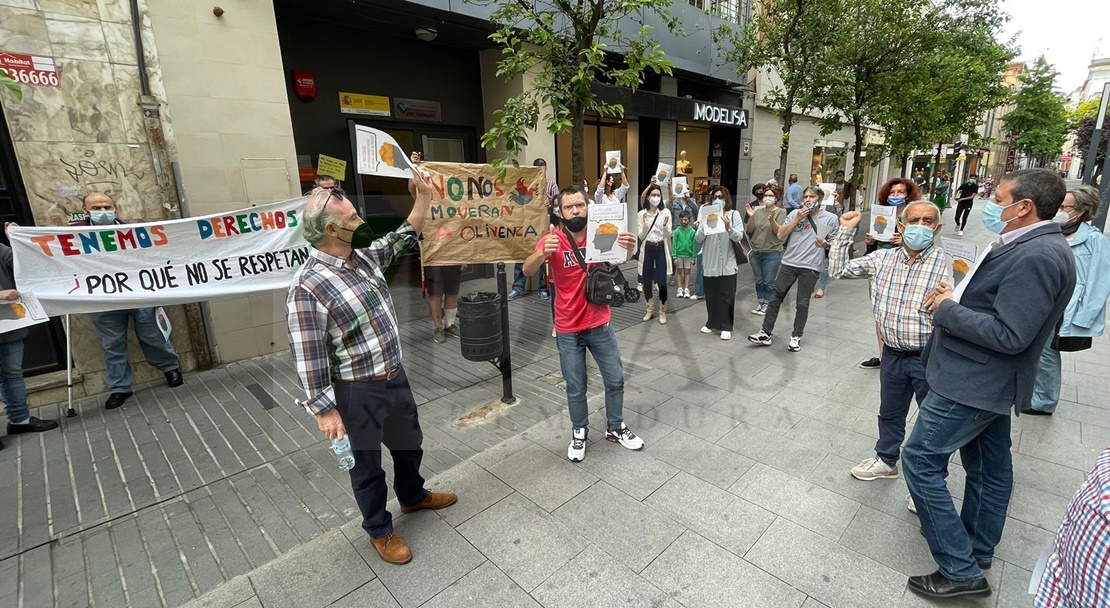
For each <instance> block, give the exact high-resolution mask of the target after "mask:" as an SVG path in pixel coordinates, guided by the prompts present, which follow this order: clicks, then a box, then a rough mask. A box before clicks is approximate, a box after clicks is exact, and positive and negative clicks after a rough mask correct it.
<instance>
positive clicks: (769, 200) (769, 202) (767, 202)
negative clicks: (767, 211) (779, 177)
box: [763, 196, 775, 205]
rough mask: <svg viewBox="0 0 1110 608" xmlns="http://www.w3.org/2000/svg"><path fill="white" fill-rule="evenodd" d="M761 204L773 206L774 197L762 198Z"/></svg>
mask: <svg viewBox="0 0 1110 608" xmlns="http://www.w3.org/2000/svg"><path fill="white" fill-rule="evenodd" d="M763 204H764V205H774V204H775V197H773V196H765V197H763Z"/></svg>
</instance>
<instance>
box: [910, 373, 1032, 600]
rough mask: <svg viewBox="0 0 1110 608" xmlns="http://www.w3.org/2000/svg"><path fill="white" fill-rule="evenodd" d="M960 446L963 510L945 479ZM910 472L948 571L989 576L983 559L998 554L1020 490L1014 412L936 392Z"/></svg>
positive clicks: (923, 416)
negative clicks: (1012, 430) (1016, 476)
mask: <svg viewBox="0 0 1110 608" xmlns="http://www.w3.org/2000/svg"><path fill="white" fill-rule="evenodd" d="M956 450H959V451H960V461H961V464H963V466H964V472H965V473H966V474H967V482H966V485H965V487H964V505H963V508H962V509H961V511H960V513H959V514H957V513H956V507H955V505H954V504H953V502H952V493H951V492H949V490H948V486H947V485H946V484H945V482H944V476H945V473H946V472H947V470H948V461H949V459H951V457H952V454H953V452H955V451H956ZM902 471H903V473H904V477H905V479H906V487H908V488H909V490H910V496H911V497H913V504H914V505H916V506H917V518H918V519H919V520H921V533H922V534H924V535H925V540H926V541H928V543H929V551H931V552H932V554H933V559H934V560H936V562H937V565H938V566H940V572H941V574H943V575H944V576H946V577H948V578H949V579H951V580H953V581H958V582H966V581H973V580H977V579H980V578H983V571H982V570H980V568H979V566H978V564H977V562H980V561H990V560H991V559H992V558H993V557H994V548H995V547H996V546H997V545H998V541H999V540H1000V539H1001V538H1002V529H1003V527H1005V525H1006V509H1007V508H1008V507H1009V506H1010V494H1011V492H1012V491H1013V487H1014V463H1013V458H1012V456H1011V455H1010V414H1009V413H1006V414H995V413H992V412H988V411H986V410H980V409H976V408H973V407H969V406H966V405H963V404H960V403H957V402H956V401H953V400H951V399H946V398H944V397H941V396H940V395H938V394H936V393H934V392H932V391H930V392H929V394H928V396H926V397H925V401H924V402H923V403H922V404H921V410H920V411H919V412H918V414H917V424H914V426H913V432H912V433H910V438H909V439H908V440H906V447H905V448H904V449H903V450H902Z"/></svg>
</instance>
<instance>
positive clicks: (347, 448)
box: [331, 435, 355, 471]
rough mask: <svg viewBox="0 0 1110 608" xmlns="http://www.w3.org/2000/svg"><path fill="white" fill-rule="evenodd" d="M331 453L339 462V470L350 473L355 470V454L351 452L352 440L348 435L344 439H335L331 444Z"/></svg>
mask: <svg viewBox="0 0 1110 608" xmlns="http://www.w3.org/2000/svg"><path fill="white" fill-rule="evenodd" d="M331 451H332V452H334V453H335V459H336V460H337V461H339V470H341V471H350V470H351V469H353V468H355V454H354V452H352V451H351V438H350V437H348V436H347V435H344V436H343V439H334V440H332V442H331Z"/></svg>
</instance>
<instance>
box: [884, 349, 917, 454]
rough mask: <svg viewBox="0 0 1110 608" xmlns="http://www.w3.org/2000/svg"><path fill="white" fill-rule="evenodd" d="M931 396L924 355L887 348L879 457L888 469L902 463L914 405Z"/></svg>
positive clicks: (885, 351) (885, 352)
mask: <svg viewBox="0 0 1110 608" xmlns="http://www.w3.org/2000/svg"><path fill="white" fill-rule="evenodd" d="M928 394H929V383H928V382H927V381H926V380H925V365H924V364H923V363H922V362H921V353H920V352H918V353H905V352H901V351H897V350H894V349H893V348H891V347H889V346H887V347H886V348H884V349H883V360H882V365H881V367H880V368H879V400H880V401H879V440H878V441H876V442H875V455H876V456H878V457H879V459H880V460H882V461H883V462H885V463H886V464H887V466H891V467H892V466H894V465H895V464H897V463H898V455H899V452H900V451H901V449H902V441H903V440H904V439H905V438H906V416H907V415H908V414H909V413H910V402H911V401H912V400H913V398H914V397H915V396H916V397H917V406H918V407H921V404H922V403H923V402H924V401H925V396H926V395H928Z"/></svg>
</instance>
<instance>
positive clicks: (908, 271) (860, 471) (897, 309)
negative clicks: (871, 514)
mask: <svg viewBox="0 0 1110 608" xmlns="http://www.w3.org/2000/svg"><path fill="white" fill-rule="evenodd" d="M860 217H861V215H860V212H858V211H849V212H847V213H845V214H844V215H842V216H840V231H839V232H838V233H837V234H836V237H835V238H833V239H832V245H831V247H830V249H829V274H830V275H831V276H834V277H837V278H853V279H862V278H868V277H871V278H872V280H873V281H874V311H875V321H876V323H877V324H878V326H879V333H880V334H881V335H882V338H883V344H884V345H885V346H884V347H883V350H882V363H881V367H880V376H879V378H880V379H879V386H880V389H879V393H880V405H879V440H878V441H877V442H876V443H875V457H874V458H868V459H866V460H864V461H863V462H861V463H859V464H858V465H856V466H855V467H853V468H852V476H853V477H855V478H856V479H861V480H863V481H872V480H875V479H897V478H898V457H899V452H900V450H901V448H902V441H903V440H904V439H905V438H906V416H907V415H908V414H909V411H910V401H911V400H912V399H913V397H914V396H916V397H917V404H918V405H921V401H922V400H923V399H925V395H927V394H929V384H928V382H926V380H925V364H924V363H923V362H922V360H921V351H922V349H924V348H925V343H926V342H928V341H929V336H930V335H932V333H933V325H932V314H931V313H930V312H928V311H927V310H926V309H925V298H926V296H927V295H928V294H929V292H930V291H932V289H933V288H934V287H936V286H937V285H938V284H940V283H941V282H942V281H943V282H945V283H948V284H951V283H952V272H951V269H950V268H949V266H948V262H947V261H946V259H945V256H944V252H943V251H941V250H940V248H939V247H937V246H936V244H934V242H933V240H934V237H935V236H936V234H937V233H939V232H940V227H941V224H940V209H938V208H937V207H936V205H933V204H932V203H930V202H929V201H925V200H922V201H915V202H912V203H909V204H907V205H906V207H905V208H904V209H902V214H901V216H900V218H899V220H898V229H899V234H900V236H901V237H902V246H901V247H895V248H891V249H879V250H876V251H875V252H873V253H870V254H867V255H865V256H863V257H862V258H857V259H854V260H849V259H848V250H849V249H850V248H851V246H852V240H853V238H854V237H855V233H856V226H858V225H859V222H860ZM910 509H911V510H913V505H912V503H910Z"/></svg>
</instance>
